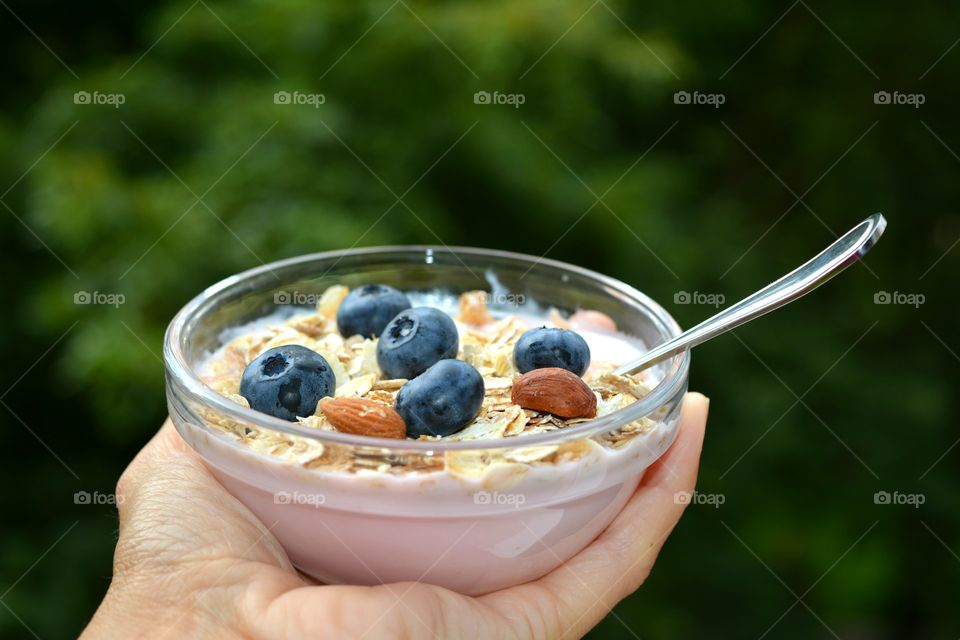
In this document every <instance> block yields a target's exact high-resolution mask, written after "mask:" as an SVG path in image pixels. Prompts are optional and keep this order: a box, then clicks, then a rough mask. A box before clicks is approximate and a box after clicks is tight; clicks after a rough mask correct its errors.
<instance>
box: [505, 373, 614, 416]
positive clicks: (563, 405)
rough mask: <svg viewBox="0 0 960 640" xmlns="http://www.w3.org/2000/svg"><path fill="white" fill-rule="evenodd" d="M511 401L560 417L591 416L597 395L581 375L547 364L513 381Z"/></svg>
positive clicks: (594, 409)
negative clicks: (545, 366)
mask: <svg viewBox="0 0 960 640" xmlns="http://www.w3.org/2000/svg"><path fill="white" fill-rule="evenodd" d="M510 397H511V400H513V403H514V404H518V405H520V406H521V407H523V408H524V409H533V410H534V411H539V412H540V413H552V414H553V415H555V416H557V417H559V418H568V419H569V418H592V417H593V416H595V415H597V397H596V396H595V395H594V394H593V390H592V389H590V387H588V386H587V383H586V382H584V381H583V380H582V379H581V378H580V376H578V375H577V374H575V373H571V372H570V371H567V370H566V369H560V368H558V367H547V368H545V369H534V370H533V371H528V372H527V373H525V374H523V375H522V376H520V377H519V378H517V379H516V380H514V381H513V391H512V392H511V394H510Z"/></svg>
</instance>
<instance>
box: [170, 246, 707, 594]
mask: <svg viewBox="0 0 960 640" xmlns="http://www.w3.org/2000/svg"><path fill="white" fill-rule="evenodd" d="M369 283H378V284H383V285H387V286H390V287H394V288H396V289H399V290H400V291H402V292H403V293H404V294H407V295H408V296H410V298H411V300H415V301H416V302H417V304H419V305H423V306H431V307H435V308H437V309H440V310H442V311H444V312H445V313H449V314H450V315H451V316H454V315H455V314H456V313H457V310H458V309H459V312H460V316H457V322H458V325H457V326H458V329H459V331H460V335H461V345H460V349H459V353H458V356H457V357H458V358H461V359H466V360H468V361H470V362H472V363H473V364H475V365H476V366H477V367H478V369H479V370H480V372H481V373H482V374H483V375H484V382H485V385H486V388H485V392H486V394H487V395H486V397H485V399H484V411H486V413H484V414H483V415H482V417H481V418H478V420H477V422H475V423H473V424H471V425H470V426H469V427H467V428H466V429H464V430H463V431H462V432H460V433H458V434H455V435H453V436H448V437H423V436H421V437H420V438H416V439H414V438H386V437H376V436H375V435H374V436H371V435H361V434H358V433H350V432H344V431H343V430H341V429H338V428H333V427H332V426H330V424H328V423H327V422H325V421H324V418H323V413H322V412H321V410H320V408H318V409H317V412H316V415H312V416H304V417H299V418H298V419H296V420H293V421H288V420H284V419H280V418H278V417H274V416H272V415H268V414H266V413H261V412H259V411H256V410H254V409H252V408H250V407H249V406H247V404H248V403H247V402H246V401H245V400H244V399H243V397H241V396H239V395H238V393H237V391H236V380H237V379H238V377H239V371H240V370H241V369H242V367H243V365H245V364H247V363H249V361H250V360H251V359H252V358H253V357H254V356H256V355H257V354H258V353H259V352H260V351H262V348H263V347H264V346H265V345H268V344H274V345H276V344H292V343H295V342H297V341H298V340H297V338H296V336H299V337H300V338H301V341H303V342H309V343H310V344H311V345H314V346H315V347H316V349H317V350H318V351H319V352H323V351H324V349H333V348H334V346H335V347H336V349H339V351H338V352H336V353H333V354H332V355H330V354H326V355H329V357H328V359H329V360H330V361H331V362H332V363H334V365H335V366H334V367H333V368H334V369H336V374H337V397H338V398H339V397H341V396H342V397H354V396H356V397H359V396H361V395H363V394H368V395H369V396H370V397H376V398H387V399H388V401H389V399H390V398H392V397H393V395H391V394H395V393H396V392H397V387H400V386H402V384H403V383H404V381H402V380H400V381H392V380H384V379H382V376H379V377H378V373H377V371H376V365H375V363H374V364H371V357H372V356H371V353H372V351H375V349H376V341H375V340H367V341H362V340H360V339H359V337H355V338H352V339H349V340H346V339H344V337H342V336H338V335H336V330H335V322H334V315H335V311H336V309H335V307H336V305H337V304H338V303H339V302H340V301H342V300H343V295H345V293H346V292H347V291H348V290H351V289H354V288H358V287H362V286H364V285H368V284H369ZM478 300H479V301H480V303H481V307H480V308H479V312H480V313H482V314H483V315H484V319H483V320H481V321H477V320H476V319H475V318H473V319H472V320H473V321H475V322H480V323H481V324H482V323H486V324H484V325H483V326H477V327H474V326H470V325H469V324H468V323H466V320H471V318H465V317H464V313H474V312H477V311H478V308H477V306H476V305H473V304H472V303H473V302H477V301H478ZM540 324H544V325H551V326H563V327H571V326H572V327H574V328H576V329H578V330H581V332H582V333H583V335H584V336H586V337H587V342H588V343H590V347H591V349H592V350H593V357H594V361H595V364H594V365H591V371H590V372H589V373H587V374H586V375H585V379H589V380H591V388H592V390H593V392H594V393H595V394H596V398H597V402H598V403H599V407H600V408H599V409H598V410H597V411H596V416H595V417H593V416H591V417H589V418H582V419H578V420H565V421H564V420H559V419H557V418H556V417H554V416H550V415H545V414H543V413H538V412H537V411H531V410H528V409H525V408H522V407H521V406H518V405H516V404H515V403H514V402H513V400H515V395H514V396H511V393H512V391H511V385H512V384H515V383H513V382H512V381H513V380H515V376H516V375H517V371H515V370H513V368H512V367H513V363H512V361H511V359H510V358H507V357H504V356H503V354H505V353H507V352H508V350H509V349H510V348H511V346H512V345H513V343H514V342H515V340H516V337H517V335H516V334H517V333H518V332H519V331H520V330H521V329H523V328H525V327H532V326H538V325H540ZM331 327H334V328H332V329H331ZM484 327H486V328H484ZM264 332H266V333H264ZM484 332H486V333H484ZM679 332H680V329H679V327H678V326H677V324H676V322H675V321H674V320H673V319H672V318H671V317H670V315H669V314H668V313H667V312H666V311H665V310H664V309H663V308H662V307H660V306H659V305H658V304H656V303H655V302H653V301H652V300H651V299H650V298H648V297H647V296H645V295H644V294H642V293H640V292H639V291H637V290H636V289H634V288H632V287H630V286H628V285H626V284H624V283H622V282H619V281H617V280H615V279H612V278H609V277H606V276H604V275H601V274H599V273H595V272H592V271H589V270H586V269H582V268H580V267H576V266H573V265H569V264H564V263H561V262H556V261H553V260H547V259H544V258H537V257H534V256H527V255H521V254H516V253H508V252H503V251H494V250H487V249H474V248H449V247H433V246H396V247H375V248H363V249H350V250H343V251H333V252H327V253H319V254H313V255H306V256H301V257H296V258H292V259H288V260H283V261H279V262H275V263H270V264H267V265H264V266H262V267H258V268H256V269H252V270H250V271H245V272H243V273H240V274H237V275H234V276H231V277H229V278H227V279H225V280H223V281H221V282H219V283H217V284H215V285H213V286H211V287H209V288H208V289H206V290H205V291H203V292H202V293H201V294H200V295H198V296H197V297H196V298H194V299H193V300H192V301H190V302H189V303H188V304H187V305H186V306H185V307H184V308H183V309H182V310H181V311H180V312H179V313H178V314H177V315H176V317H175V318H174V319H173V321H172V322H171V324H170V326H169V327H168V329H167V332H166V336H165V339H164V349H163V350H164V363H165V368H166V390H167V400H168V405H169V410H170V415H171V418H172V420H173V423H174V425H175V426H176V428H177V431H178V432H179V433H180V435H181V436H182V437H183V439H184V440H185V441H186V442H187V443H188V444H189V445H190V446H191V447H192V448H193V449H194V450H195V451H196V452H197V453H198V454H199V455H200V456H201V458H202V459H203V461H204V462H205V464H206V466H207V467H208V468H209V469H210V471H211V473H212V474H213V475H214V476H215V477H216V478H217V480H218V481H219V482H220V483H221V484H222V485H223V486H224V487H225V488H226V489H227V491H228V492H229V493H231V494H232V495H233V496H234V497H236V498H237V500H239V501H240V502H241V503H242V504H243V505H244V506H245V507H246V508H247V509H249V510H250V511H251V512H252V513H253V514H254V515H256V516H257V517H258V518H259V519H260V520H261V521H262V522H263V523H264V525H265V526H266V527H267V528H269V530H270V533H271V534H272V535H274V536H275V537H276V538H277V540H278V541H279V542H280V543H281V545H282V546H283V547H284V549H285V550H286V552H287V554H288V556H289V558H290V560H291V562H292V563H293V565H294V566H296V567H297V569H298V570H300V571H302V572H303V573H304V574H307V575H309V576H311V577H312V578H314V579H316V580H318V581H320V582H323V583H331V584H333V583H336V584H359V585H376V584H381V583H391V582H397V581H421V582H426V583H430V584H435V585H439V586H442V587H446V588H449V589H452V590H455V591H458V592H460V593H464V594H470V595H475V594H482V593H488V592H490V591H494V590H497V589H501V588H504V587H508V586H511V585H515V584H519V583H523V582H527V581H530V580H534V579H536V578H538V577H540V576H543V575H545V574H546V573H548V572H550V571H551V570H553V569H555V568H557V567H558V566H560V565H562V564H563V563H564V562H565V561H567V560H568V559H569V558H571V557H572V556H573V555H574V554H576V553H577V552H578V551H580V550H581V549H583V548H584V547H585V546H586V545H588V544H589V543H590V542H591V541H592V540H593V539H594V538H596V537H597V536H598V535H599V534H600V533H601V532H602V531H603V530H604V529H605V528H606V527H607V526H608V525H609V524H610V522H611V521H612V520H613V519H614V518H615V517H616V515H617V514H618V513H619V512H620V510H621V509H622V508H623V506H624V505H625V504H626V502H627V500H628V499H629V497H630V496H631V494H632V493H633V492H634V490H635V489H636V487H637V485H638V483H639V482H640V480H641V478H642V476H643V474H644V471H645V470H646V469H647V468H649V467H650V465H651V464H652V463H653V462H654V461H656V460H657V459H658V458H659V457H660V456H661V455H662V454H663V453H664V452H665V451H666V450H667V449H668V448H669V446H670V445H671V443H672V442H673V440H674V437H675V435H676V431H677V425H678V421H679V415H680V410H681V404H682V400H683V395H684V393H685V391H686V389H687V375H688V370H689V366H690V355H689V351H684V352H682V353H680V354H678V355H676V356H674V357H672V358H670V359H668V360H665V361H663V362H660V363H658V364H657V365H655V366H653V367H651V368H649V369H647V370H646V371H644V372H643V373H642V374H638V376H634V377H623V376H620V377H618V376H614V375H612V374H610V373H609V371H608V370H612V369H613V368H614V366H619V365H622V364H624V363H625V362H627V361H629V360H630V359H632V357H634V356H635V355H637V354H640V353H642V352H643V351H645V350H647V349H648V348H650V347H652V346H656V345H658V344H660V343H662V342H664V341H666V340H668V339H670V338H672V337H674V336H676V335H678V334H679ZM250 336H254V338H251V337H250ZM264 336H266V337H264ZM238 340H239V341H240V342H239V343H238V342H237V341H238ZM269 340H272V341H273V342H269ZM237 344H240V345H242V346H243V347H244V349H245V350H242V349H239V348H238V347H237ZM251 345H253V346H251ZM331 345H333V346H331ZM477 345H480V346H479V347H478V346H477ZM484 349H487V350H488V352H489V353H496V354H498V355H496V357H491V358H490V359H488V360H483V358H484V357H486V355H489V354H488V352H485V351H484ZM351 350H352V351H351ZM338 353H339V356H338V355H337V354H338ZM238 354H239V355H238ZM344 354H346V355H344ZM485 354H486V355H485ZM354 355H355V357H353V356H354ZM229 358H237V359H238V360H237V362H234V363H233V364H231V363H230V362H228V360H229ZM351 358H352V359H351ZM338 363H339V364H338ZM224 371H229V375H227V374H224ZM227 378H229V381H228V382H224V380H225V379H227ZM322 404H323V402H322V401H321V405H322ZM384 406H387V405H384ZM373 433H376V432H373Z"/></svg>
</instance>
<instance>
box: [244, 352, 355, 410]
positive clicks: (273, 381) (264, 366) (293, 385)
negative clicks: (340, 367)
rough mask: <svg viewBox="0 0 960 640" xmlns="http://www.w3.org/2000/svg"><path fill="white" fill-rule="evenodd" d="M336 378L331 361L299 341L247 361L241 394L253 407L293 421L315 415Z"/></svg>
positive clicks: (333, 386)
mask: <svg viewBox="0 0 960 640" xmlns="http://www.w3.org/2000/svg"><path fill="white" fill-rule="evenodd" d="M336 385H337V381H336V378H334V375H333V370H332V369H331V368H330V364H329V363H328V362H327V361H326V360H325V359H324V357H323V356H321V355H320V354H319V353H317V352H315V351H311V350H310V349H307V348H306V347H301V346H300V345H297V344H292V345H288V346H285V347H274V348H273V349H267V350H266V351H264V352H263V353H261V354H260V355H259V356H257V359H256V360H254V361H253V362H251V363H250V364H248V365H247V368H246V369H244V370H243V376H242V377H241V378H240V395H242V396H243V397H244V398H246V399H247V402H249V403H250V407H251V408H252V409H256V410H257V411H260V412H262V413H266V414H269V415H271V416H274V417H275V418H280V419H281V420H289V421H291V422H293V421H295V420H296V419H297V416H312V415H313V414H314V412H316V410H317V403H318V402H319V401H320V398H323V397H325V396H332V395H333V391H334V389H335V388H336Z"/></svg>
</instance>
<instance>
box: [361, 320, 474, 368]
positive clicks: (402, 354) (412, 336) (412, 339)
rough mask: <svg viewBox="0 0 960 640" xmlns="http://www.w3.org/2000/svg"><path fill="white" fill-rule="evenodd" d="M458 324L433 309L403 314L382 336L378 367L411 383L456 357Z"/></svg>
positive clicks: (458, 337) (378, 345)
mask: <svg viewBox="0 0 960 640" xmlns="http://www.w3.org/2000/svg"><path fill="white" fill-rule="evenodd" d="M459 346H460V336H459V335H458V334H457V325H455V324H454V323H453V320H451V319H450V316H448V315H447V314H445V313H444V312H443V311H440V310H439V309H434V308H432V307H414V308H413V309H408V310H407V311H401V312H400V313H398V314H397V316H396V317H395V318H394V319H393V320H391V321H390V324H388V325H387V327H386V328H385V329H384V330H383V333H381V334H380V341H379V342H378V343H377V364H379V365H380V370H381V371H382V372H383V375H384V376H386V377H387V378H406V379H407V380H411V379H413V378H416V377H417V376H418V375H420V374H421V373H423V372H424V371H426V370H427V369H428V368H430V367H431V366H432V365H433V364H434V363H436V362H437V361H438V360H443V359H444V358H456V357H457V348H458V347H459Z"/></svg>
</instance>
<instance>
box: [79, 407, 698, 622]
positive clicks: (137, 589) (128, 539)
mask: <svg viewBox="0 0 960 640" xmlns="http://www.w3.org/2000/svg"><path fill="white" fill-rule="evenodd" d="M707 407H708V401H707V399H706V398H704V397H703V396H701V395H699V394H688V395H687V397H686V399H685V402H684V407H683V415H682V418H681V425H680V431H679V435H678V437H677V440H676V441H675V442H674V444H673V446H672V447H671V448H670V449H669V451H667V453H666V454H664V456H663V457H662V458H661V459H660V460H659V461H658V462H657V463H656V464H655V465H654V466H653V467H651V468H650V469H649V470H648V472H647V473H646V475H645V476H644V478H643V480H642V482H641V483H640V486H639V487H638V489H637V491H636V493H635V494H634V495H633V497H632V498H631V499H630V501H629V502H628V503H627V505H626V507H625V508H624V509H623V511H622V512H621V513H620V515H619V516H617V518H616V520H614V521H613V523H612V524H611V525H610V526H609V527H608V528H607V529H606V530H605V531H604V532H603V533H602V534H600V536H599V537H598V538H597V539H596V540H594V541H593V543H591V544H590V545H589V546H588V547H587V548H586V549H584V550H583V551H581V552H580V553H578V554H577V555H576V556H574V557H573V558H571V559H570V560H569V561H568V562H566V564H564V565H563V566H561V567H559V568H558V569H556V570H554V571H553V572H551V573H549V574H547V575H546V576H544V577H543V578H540V579H539V580H536V581H534V582H530V583H527V584H523V585H519V586H516V587H511V588H509V589H504V590H502V591H497V592H494V593H490V594H487V595H484V596H480V597H468V596H463V595H460V594H457V593H454V592H452V591H449V590H447V589H443V588H441V587H435V586H431V585H427V584H418V583H398V584H389V585H381V586H376V587H354V586H335V585H318V584H316V583H313V582H312V581H310V580H309V579H308V578H305V577H304V576H302V575H300V574H298V573H297V571H296V570H295V569H294V568H293V566H292V565H291V564H290V561H289V560H288V559H287V556H286V554H285V553H284V551H283V549H282V548H281V546H280V544H279V543H278V542H277V540H276V539H275V538H274V537H273V536H272V535H271V534H270V532H269V531H267V529H266V527H265V526H264V525H263V523H261V522H260V521H259V520H257V519H256V518H255V517H254V516H253V514H251V513H250V512H249V511H248V510H247V509H246V508H245V507H244V506H243V505H242V504H240V503H239V502H238V501H237V500H236V499H235V498H233V496H231V495H230V494H229V493H227V491H226V490H225V489H224V488H223V487H221V486H220V484H219V483H218V482H217V481H216V480H215V479H214V478H213V477H212V476H211V475H210V473H209V471H207V469H206V467H204V465H203V462H202V461H201V460H200V458H199V457H198V456H197V455H196V454H195V453H194V452H193V451H192V450H191V449H190V448H189V446H188V445H187V444H186V443H184V442H183V440H182V439H181V438H180V436H179V435H178V434H177V432H176V431H175V430H174V428H173V426H172V425H171V424H170V422H169V421H167V423H166V424H164V426H163V428H161V429H160V431H159V433H157V435H156V436H154V438H153V439H152V440H151V441H150V442H149V443H148V444H147V446H146V447H144V449H143V450H142V451H141V452H140V453H139V454H138V455H137V457H136V458H135V459H134V460H133V462H132V463H131V464H130V466H129V467H128V468H127V470H126V471H125V472H124V474H123V476H122V477H121V478H120V483H119V485H118V487H117V493H118V503H119V504H120V536H119V541H118V543H117V548H116V552H115V554H114V576H113V582H112V583H111V585H110V589H109V590H108V592H107V595H106V596H105V598H104V600H103V603H101V605H100V608H99V609H98V610H97V613H96V614H95V615H94V617H93V620H92V621H91V623H90V625H89V626H88V627H87V629H86V630H85V631H84V637H85V638H87V639H94V638H96V639H99V638H114V637H116V638H130V637H139V636H141V635H142V636H149V637H169V638H198V637H227V636H240V637H253V638H278V639H279V638H327V637H330V638H360V637H364V638H370V639H373V638H437V637H439V638H466V637H480V638H560V637H568V638H577V637H580V636H582V635H583V634H585V633H586V632H587V631H588V630H589V629H591V628H592V627H593V626H594V625H595V624H597V623H598V622H599V621H600V620H601V619H602V618H603V617H604V616H605V615H606V614H607V613H609V611H610V609H611V608H613V606H614V605H616V604H617V603H618V602H619V601H620V600H622V599H623V598H625V597H626V596H628V595H629V594H631V593H632V592H633V591H634V590H636V589H637V587H639V586H640V585H641V584H642V583H643V581H644V580H645V579H646V577H647V575H648V574H649V573H650V569H651V568H652V567H653V563H654V560H655V559H656V557H657V554H658V553H659V551H660V548H661V546H662V545H663V543H664V540H665V539H666V537H667V535H668V534H669V533H670V531H671V530H672V529H673V527H674V525H676V524H677V521H678V520H679V519H680V515H681V513H682V512H683V509H684V505H683V504H677V501H676V500H675V498H674V496H675V494H676V493H677V492H678V491H692V490H693V488H694V485H695V483H696V477H697V467H698V464H699V460H700V448H701V445H702V443H703V434H704V428H705V425H706V420H707ZM398 598H402V603H403V606H397V604H398Z"/></svg>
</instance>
